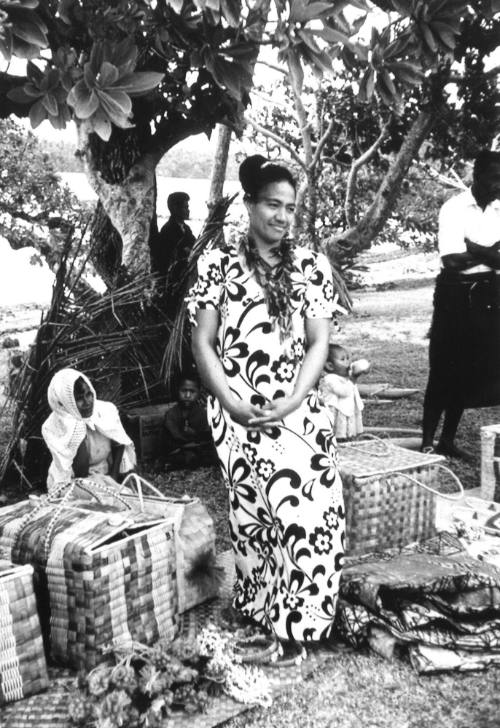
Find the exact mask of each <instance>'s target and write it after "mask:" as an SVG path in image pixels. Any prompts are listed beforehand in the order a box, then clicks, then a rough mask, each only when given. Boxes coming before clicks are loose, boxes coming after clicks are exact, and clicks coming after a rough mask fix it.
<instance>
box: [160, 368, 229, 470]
mask: <svg viewBox="0 0 500 728" xmlns="http://www.w3.org/2000/svg"><path fill="white" fill-rule="evenodd" d="M199 396H200V384H199V381H198V379H197V377H196V375H194V374H188V375H185V376H183V377H182V379H181V381H180V384H179V390H178V395H177V403H176V404H174V406H173V407H171V408H170V409H168V410H167V412H166V413H165V419H164V423H163V425H164V428H165V435H166V438H165V440H166V458H167V469H169V468H175V467H178V468H182V467H195V466H197V465H211V464H213V463H215V462H216V453H215V448H214V445H213V441H212V433H211V431H210V427H209V425H208V420H207V413H206V410H205V408H204V407H203V406H202V405H201V404H200V403H199V402H198V398H199Z"/></svg>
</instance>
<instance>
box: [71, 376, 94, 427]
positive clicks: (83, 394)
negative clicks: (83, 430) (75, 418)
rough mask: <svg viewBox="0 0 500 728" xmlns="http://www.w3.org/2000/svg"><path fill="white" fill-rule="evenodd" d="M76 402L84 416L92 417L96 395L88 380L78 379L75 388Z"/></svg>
mask: <svg viewBox="0 0 500 728" xmlns="http://www.w3.org/2000/svg"><path fill="white" fill-rule="evenodd" d="M74 394H75V404H76V407H77V409H78V412H79V413H80V414H81V416H82V417H83V418H87V417H92V412H93V411H94V395H93V394H92V390H91V389H90V387H89V385H88V384H87V382H85V381H84V380H83V379H78V380H77V381H76V382H75V388H74Z"/></svg>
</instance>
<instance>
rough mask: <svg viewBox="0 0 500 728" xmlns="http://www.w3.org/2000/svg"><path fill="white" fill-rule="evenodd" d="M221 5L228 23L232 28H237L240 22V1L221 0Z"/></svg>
mask: <svg viewBox="0 0 500 728" xmlns="http://www.w3.org/2000/svg"><path fill="white" fill-rule="evenodd" d="M238 6H239V7H238ZM220 7H221V12H222V15H223V16H224V17H225V19H226V20H227V22H228V24H229V25H230V26H231V27H232V28H237V27H238V26H239V24H240V13H241V5H240V3H235V2H234V0H221V4H220Z"/></svg>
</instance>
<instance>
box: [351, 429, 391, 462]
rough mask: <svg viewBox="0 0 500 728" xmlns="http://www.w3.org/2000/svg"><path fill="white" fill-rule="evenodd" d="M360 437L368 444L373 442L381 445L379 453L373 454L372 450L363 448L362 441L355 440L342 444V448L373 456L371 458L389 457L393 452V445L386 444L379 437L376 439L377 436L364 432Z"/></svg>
mask: <svg viewBox="0 0 500 728" xmlns="http://www.w3.org/2000/svg"><path fill="white" fill-rule="evenodd" d="M362 437H365V438H366V440H367V441H368V442H370V441H375V442H377V443H380V445H382V448H381V449H380V451H379V452H375V451H374V450H369V449H367V448H365V447H363V441H362V440H355V441H353V442H345V443H342V447H349V448H351V449H352V450H356V451H357V452H362V453H364V454H365V455H373V457H376V458H383V457H385V456H386V455H389V453H390V452H391V451H393V450H394V445H391V443H390V442H387V441H386V440H384V439H382V438H381V437H378V436H377V435H373V434H371V433H370V432H364V433H363V434H362ZM358 443H361V444H358Z"/></svg>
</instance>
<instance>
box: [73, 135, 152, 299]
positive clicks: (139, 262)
mask: <svg viewBox="0 0 500 728" xmlns="http://www.w3.org/2000/svg"><path fill="white" fill-rule="evenodd" d="M135 131H136V130H134V132H135ZM114 133H116V132H114ZM78 134H79V146H80V148H81V149H83V150H84V158H85V170H86V174H87V178H88V180H89V182H90V185H91V187H92V189H93V190H94V192H95V193H96V195H97V197H98V198H99V203H98V206H97V210H96V216H95V220H94V223H93V228H92V230H91V235H92V237H93V238H94V239H96V246H95V248H94V255H93V262H94V264H95V266H96V268H97V270H98V272H99V273H100V274H101V276H102V277H103V279H104V281H105V282H106V284H107V285H108V286H109V287H113V286H114V285H116V281H117V276H118V270H119V267H120V264H121V266H122V267H123V269H124V270H125V271H126V273H127V275H128V276H133V275H137V274H141V273H146V272H148V271H149V270H150V239H151V235H152V232H154V231H156V177H155V170H156V163H157V160H156V158H154V157H153V156H152V155H149V154H143V153H141V151H142V150H141V146H143V145H144V146H145V144H146V142H148V141H149V135H146V138H143V139H141V134H140V129H137V132H136V134H135V135H134V136H135V137H136V138H135V139H134V141H135V145H124V144H123V143H117V144H115V145H114V146H113V145H112V143H111V141H110V142H108V143H107V145H106V147H105V149H104V152H103V149H102V145H101V144H100V143H99V142H97V143H96V140H95V139H92V138H90V136H89V134H88V129H87V127H86V124H80V125H79V127H78ZM92 136H94V137H95V135H92ZM119 141H120V142H122V140H121V139H120V140H119ZM141 142H143V144H141ZM108 145H109V148H108ZM131 146H132V147H133V150H134V152H135V153H132V154H131Z"/></svg>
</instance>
